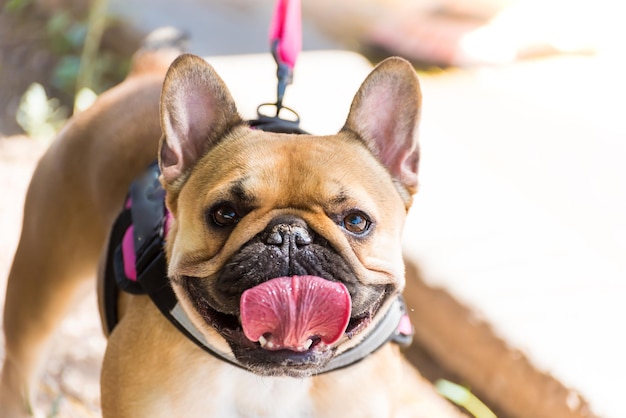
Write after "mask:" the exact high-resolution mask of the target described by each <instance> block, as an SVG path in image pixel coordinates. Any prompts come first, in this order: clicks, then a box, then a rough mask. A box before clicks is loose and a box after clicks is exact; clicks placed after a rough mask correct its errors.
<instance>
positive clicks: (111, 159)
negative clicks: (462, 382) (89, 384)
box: [0, 49, 437, 418]
mask: <svg viewBox="0 0 626 418" xmlns="http://www.w3.org/2000/svg"><path fill="white" fill-rule="evenodd" d="M177 54H178V52H177V51H176V50H166V49H163V50H160V51H158V52H149V51H140V52H139V53H138V55H137V56H136V58H135V66H134V69H133V70H132V71H131V74H130V75H129V76H128V77H127V79H126V80H125V81H124V82H123V83H121V84H120V85H119V86H117V87H115V88H114V89H112V90H110V91H109V92H107V93H105V94H103V95H102V96H101V97H100V98H99V99H98V101H97V102H96V103H95V104H94V105H93V107H91V108H90V109H89V110H87V111H85V112H84V113H82V114H80V115H78V116H77V117H75V118H74V119H73V120H72V121H71V122H70V123H69V124H68V125H67V126H66V127H65V129H64V130H63V131H62V132H61V134H60V137H59V138H58V139H57V140H56V141H55V142H54V143H53V144H52V145H51V147H50V149H49V151H48V152H47V154H46V155H45V156H44V157H43V158H42V160H41V162H40V163H39V165H38V167H37V169H36V171H35V173H34V176H33V179H32V183H31V186H30V189H29V191H28V195H27V199H26V206H25V216H24V219H25V221H24V227H23V231H22V237H21V241H20V244H19V247H18V250H17V253H16V255H15V260H14V263H13V267H12V270H11V273H10V277H9V282H8V289H7V298H6V306H5V316H4V327H5V333H6V346H7V349H6V359H5V362H4V367H3V371H2V381H1V386H0V405H2V408H1V410H0V416H2V417H12V418H13V417H22V416H27V415H28V410H29V407H28V402H29V399H30V396H31V391H32V387H33V380H34V379H35V378H36V371H37V368H38V365H39V363H40V362H41V359H42V358H43V355H44V352H45V349H46V342H48V340H49V339H50V336H51V334H52V332H53V330H54V329H55V327H56V325H57V324H58V323H59V321H60V320H61V318H62V317H63V316H64V314H65V313H66V311H67V309H68V306H69V305H70V302H71V300H72V299H73V298H74V297H75V296H76V294H77V292H78V289H79V288H80V284H81V283H83V282H84V279H85V278H88V277H93V275H94V273H95V270H96V266H97V264H98V260H99V258H100V256H101V252H102V249H103V246H104V244H105V242H106V240H107V235H108V231H109V229H110V227H111V225H112V223H113V221H114V219H115V217H116V215H117V214H118V211H119V210H120V208H121V206H122V202H123V200H124V197H125V194H126V192H127V190H128V186H129V184H130V182H131V181H132V180H133V178H135V177H136V176H137V175H139V174H140V173H141V172H142V171H143V170H144V169H145V167H147V165H148V164H149V163H150V162H151V160H153V159H155V158H156V157H157V156H158V157H159V166H160V169H161V172H162V176H161V181H162V184H163V186H164V188H165V190H166V193H167V206H168V209H169V210H170V212H171V213H172V215H173V219H174V221H173V226H172V228H171V231H170V234H169V237H168V240H167V248H166V254H167V257H168V268H169V271H168V273H169V276H170V279H171V282H172V286H173V288H174V290H175V292H176V294H177V297H178V299H179V301H180V302H181V304H182V306H183V308H184V310H185V312H186V313H187V315H188V316H189V317H190V318H191V320H192V321H193V323H194V324H195V325H196V327H197V328H199V329H200V330H201V332H202V333H203V335H204V337H205V338H206V339H207V340H209V341H211V342H212V343H213V344H214V345H217V346H219V347H220V348H222V349H224V350H229V349H230V348H231V347H235V348H234V351H236V348H237V347H236V344H235V345H233V344H232V341H228V339H227V338H225V337H224V335H222V334H221V333H220V332H218V331H216V330H215V329H214V328H213V327H212V326H210V325H209V322H210V321H207V318H206V316H205V315H204V314H203V313H202V312H201V310H199V307H200V305H202V304H203V303H209V305H211V307H212V308H215V309H217V310H219V311H220V312H223V313H224V314H229V315H233V316H236V315H238V310H239V305H238V299H239V297H240V295H241V292H243V291H244V290H245V289H246V288H249V287H251V286H253V285H256V284H258V283H261V282H264V281H266V280H269V279H271V278H272V277H277V276H280V275H302V274H309V275H311V274H315V275H318V276H320V275H325V278H328V279H329V280H332V281H340V282H342V283H344V284H345V285H346V287H347V288H348V290H349V292H350V296H351V298H352V314H351V315H352V317H355V318H356V317H358V318H361V317H366V318H369V319H368V321H364V325H363V326H362V327H361V328H363V329H362V330H360V332H357V333H356V335H355V336H354V338H351V339H350V338H346V337H344V338H342V339H341V340H339V341H338V342H337V343H336V344H334V346H333V347H329V348H327V350H326V351H323V352H322V354H323V355H320V359H317V358H315V357H314V358H312V359H308V360H306V361H305V360H303V362H302V364H301V365H300V366H301V368H300V369H299V370H298V371H294V370H293V369H291V368H290V367H287V366H284V365H283V364H282V363H280V362H275V361H272V356H273V355H274V354H273V353H274V352H271V351H267V350H263V349H261V348H258V347H257V348H255V349H250V350H248V351H245V350H244V351H245V352H243V353H239V358H240V360H242V361H243V362H245V363H246V364H247V365H248V366H249V367H250V369H252V370H254V372H250V371H246V370H242V369H239V368H236V367H233V366H232V365H229V364H227V363H225V362H223V361H220V360H218V359H216V358H214V357H212V356H209V355H207V354H206V353H205V352H203V351H202V350H201V349H199V348H198V347H197V346H196V345H194V343H193V342H191V341H190V340H188V339H187V338H186V337H184V336H183V335H182V334H181V333H180V332H179V331H177V330H176V329H175V328H174V327H172V326H171V325H170V324H169V323H168V322H167V320H166V319H165V318H164V317H163V316H162V315H161V314H160V313H159V311H158V310H157V308H156V307H155V306H154V305H153V304H152V302H151V301H150V300H149V298H147V297H146V296H133V295H130V294H124V293H122V294H121V296H120V304H119V306H120V317H121V320H120V322H119V324H118V325H117V327H116V328H115V330H114V331H113V333H112V334H111V335H110V336H109V342H108V347H107V350H106V354H105V359H104V364H103V372H102V380H101V387H102V410H103V415H104V416H105V417H116V418H123V417H132V418H136V417H161V416H162V417H181V416H184V417H220V418H227V417H265V416H267V417H287V416H290V417H318V416H328V417H353V416H354V417H366V416H371V417H386V416H393V417H398V416H403V417H404V416H407V417H408V416H420V414H421V413H422V412H423V410H424V408H425V407H426V402H425V400H424V399H422V398H421V397H420V396H419V393H420V392H419V387H420V386H421V385H422V380H421V377H420V376H419V374H418V373H416V371H414V369H412V367H411V366H410V365H409V364H408V363H407V362H406V361H405V360H404V358H403V357H402V356H401V354H400V353H399V349H398V347H397V346H396V345H395V344H387V345H385V346H384V347H383V348H381V349H380V350H378V351H377V352H375V353H374V354H372V355H371V356H369V357H368V358H366V359H365V360H363V361H361V362H359V363H357V364H355V365H352V366H350V367H348V368H345V369H342V370H340V371H334V372H331V373H327V374H321V375H315V372H316V370H319V369H320V367H322V366H323V363H324V362H325V361H326V360H328V359H327V358H326V357H332V356H333V355H335V353H338V352H342V351H345V350H346V349H348V348H350V347H351V346H353V345H355V344H358V343H359V341H360V337H361V335H365V334H367V332H368V330H369V329H370V328H369V327H372V326H374V325H375V324H376V322H377V321H378V319H379V318H380V317H381V316H382V315H383V314H384V311H385V309H387V308H388V305H389V304H388V302H389V300H390V299H391V297H393V295H395V294H397V293H398V292H401V291H402V289H403V287H404V272H403V261H402V257H401V247H400V235H401V232H402V227H403V223H404V217H405V215H406V212H407V210H408V209H409V207H410V205H411V200H412V194H413V193H414V192H415V191H416V186H417V163H418V147H417V143H416V140H415V130H416V128H417V124H418V121H419V112H420V100H421V98H420V90H419V84H418V80H417V77H416V74H415V72H414V71H413V69H412V68H411V67H410V66H409V64H408V63H406V62H405V61H403V60H400V59H390V60H387V61H385V62H383V63H382V64H380V65H379V66H378V67H377V68H376V69H375V70H374V71H373V72H372V74H371V75H370V76H369V77H368V78H367V80H366V81H365V82H364V83H363V85H362V87H361V89H360V90H359V92H358V93H357V95H356V97H355V99H354V101H353V104H352V107H351V110H350V113H349V116H348V119H347V122H346V124H345V127H344V128H343V129H342V130H341V132H339V133H338V134H337V135H332V136H327V137H314V136H309V135H301V136H293V135H284V134H273V133H266V132H262V131H255V130H251V129H249V128H248V127H246V126H245V124H243V123H242V120H241V119H240V117H239V116H238V114H237V111H236V108H235V104H234V103H233V100H232V98H231V96H230V94H229V92H228V90H227V88H226V87H225V85H224V83H223V82H222V81H221V79H220V78H219V77H218V76H217V75H216V74H215V72H214V71H213V69H212V68H211V67H210V66H209V65H208V64H207V63H206V62H205V61H204V60H202V59H200V58H198V57H195V56H191V55H184V56H181V57H179V58H177V59H176V60H175V61H174V63H173V65H172V66H171V68H170V69H169V71H167V74H166V75H165V73H166V69H167V68H168V67H169V64H170V62H172V61H173V60H174V58H175V56H176V55H177ZM164 75H165V82H163V77H164ZM159 106H160V109H159ZM159 138H161V140H160V141H159ZM220 202H228V204H229V205H232V206H234V207H235V208H236V210H237V212H238V214H239V215H241V219H240V221H239V222H238V223H237V224H236V225H234V226H226V227H220V226H217V225H216V224H215V222H212V220H211V216H212V214H213V215H214V208H215V205H216V204H218V203H220ZM212 208H213V209H212ZM355 211H358V212H355ZM351 213H358V214H359V215H363V216H365V217H366V220H367V221H368V223H367V228H366V229H365V230H364V231H356V233H355V232H354V231H353V232H350V231H348V230H346V227H345V225H344V224H343V219H344V218H345V216H347V215H348V214H351ZM277 220H278V221H277ZM277 222H280V223H281V225H283V227H284V226H285V225H287V227H289V228H292V229H297V230H298V231H299V232H298V233H305V234H307V236H310V237H311V244H310V245H308V244H307V245H306V246H305V247H306V248H305V250H306V254H304V253H302V252H297V251H296V252H295V253H294V251H295V250H293V248H292V249H291V251H290V250H289V249H287V250H285V251H282V250H280V251H278V252H276V251H275V252H274V253H272V255H271V256H272V257H273V256H278V257H284V260H283V261H284V263H286V264H289V265H291V264H294V263H293V261H294V260H295V261H298V263H299V261H301V260H297V259H296V258H297V257H303V258H306V259H307V260H311V261H312V263H311V265H310V266H308V265H307V266H305V267H300V269H301V270H302V271H299V270H298V269H295V268H293V267H289V268H287V269H286V270H285V271H282V270H281V271H278V269H277V268H275V267H271V266H270V264H269V263H268V260H267V258H268V257H270V255H268V254H269V253H268V251H269V249H268V247H271V246H270V245H267V244H266V243H265V242H264V238H263V237H264V236H266V235H267V233H268V231H269V230H270V229H271V228H272V227H273V226H275V224H276V223H277ZM264 234H265V235H264ZM286 239H287V238H286ZM273 248H274V249H273V250H272V251H274V250H275V246H274V247H273ZM294 248H295V247H294ZM298 251H300V250H298ZM302 251H304V250H302ZM253 254H254V255H256V256H258V258H257V259H256V260H255V263H254V264H253V263H251V262H250V261H249V259H250V256H251V255H253ZM233 263H235V264H236V263H240V264H242V265H243V266H244V267H245V268H246V269H247V270H250V271H251V274H250V275H248V276H246V277H247V278H246V279H243V278H238V277H235V278H234V277H233V274H234V273H232V272H229V273H228V274H226V273H224V272H225V270H227V268H229V266H232V265H233ZM246 263H248V264H246ZM298 263H295V264H298ZM299 264H302V263H299ZM305 264H306V263H305ZM294 269H295V270H294ZM283 270H284V269H283ZM327 276H328V277H327ZM227 279H229V280H234V283H235V284H232V282H230V284H228V286H227V285H226V284H225V283H224V281H225V280H227ZM226 288H227V289H226ZM370 317H371V318H370ZM290 376H296V377H297V378H294V377H290ZM431 412H432V411H431ZM434 414H435V415H436V414H437V412H436V411H435V412H434Z"/></svg>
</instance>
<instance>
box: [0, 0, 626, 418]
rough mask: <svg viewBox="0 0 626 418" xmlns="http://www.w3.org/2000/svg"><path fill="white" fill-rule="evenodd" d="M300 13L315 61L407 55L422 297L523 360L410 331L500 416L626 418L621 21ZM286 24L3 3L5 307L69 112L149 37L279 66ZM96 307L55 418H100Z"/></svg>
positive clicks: (55, 394) (83, 329)
mask: <svg viewBox="0 0 626 418" xmlns="http://www.w3.org/2000/svg"><path fill="white" fill-rule="evenodd" d="M302 3H303V5H302V6H303V19H304V36H303V46H304V50H305V51H312V50H346V51H355V52H358V53H360V54H363V55H364V56H365V57H366V58H367V59H368V60H369V61H370V62H371V63H376V62H377V61H379V60H380V59H382V58H384V57H386V56H390V55H401V56H403V57H405V58H407V59H409V60H410V61H411V62H412V63H413V64H414V65H415V67H416V69H417V70H418V71H419V73H420V79H421V81H422V88H423V91H424V111H423V120H424V123H423V125H422V129H421V138H422V147H423V158H424V163H423V164H422V165H421V167H420V170H421V172H420V184H421V186H420V187H421V190H420V194H419V195H418V198H417V199H416V204H415V207H414V209H413V211H412V217H411V218H410V219H409V223H408V231H407V236H406V238H405V239H406V244H407V245H406V246H407V255H408V256H409V257H411V259H413V260H414V261H415V262H416V263H417V264H418V265H419V268H420V272H421V273H420V280H421V281H423V283H424V285H425V286H426V288H427V290H425V294H429V293H428V291H429V289H430V290H432V289H441V290H443V291H444V292H445V293H446V294H447V295H450V296H451V297H452V298H453V299H454V300H455V301H457V302H458V304H459V306H462V307H464V308H467V312H466V313H465V314H464V315H465V316H463V318H462V319H459V320H458V321H457V322H455V323H454V324H452V325H449V326H451V327H453V326H456V327H458V329H454V331H452V333H453V334H456V335H461V334H462V333H463V332H466V331H467V332H468V333H469V334H468V335H473V334H471V332H472V330H474V329H476V330H477V329H478V327H479V325H480V326H483V325H488V327H489V335H490V338H493V341H498V342H499V343H501V345H502V347H501V348H499V349H500V350H501V351H502V352H503V353H504V354H506V356H508V357H506V360H502V361H503V363H502V364H500V365H496V366H497V367H496V366H494V365H493V364H489V363H490V361H489V359H486V358H484V356H483V357H481V356H480V355H477V356H476V357H471V356H469V355H468V354H467V353H466V352H464V351H462V349H463V348H466V347H467V345H468V344H473V342H472V341H474V340H472V339H471V338H474V337H468V339H466V340H462V339H458V340H456V339H448V340H446V339H445V338H447V337H446V336H445V335H443V333H442V334H441V335H439V332H440V329H438V328H436V327H434V328H428V326H429V324H431V323H434V322H433V321H431V320H430V319H429V318H428V313H427V312H426V313H424V318H425V319H424V323H423V324H420V323H417V324H415V325H416V328H417V329H418V335H417V339H418V342H419V343H420V344H421V345H422V346H423V347H424V350H425V352H426V353H427V355H428V356H429V358H431V359H435V360H436V362H437V363H439V365H440V366H441V367H442V368H443V369H445V370H447V371H448V372H450V373H451V374H452V375H456V377H457V378H458V380H459V382H460V383H466V384H467V385H468V386H472V387H473V388H474V389H475V390H476V392H477V393H478V394H479V395H480V396H481V397H482V398H483V399H486V400H487V401H488V403H490V405H492V406H493V407H494V409H495V410H498V411H499V412H501V413H500V416H511V417H515V416H519V417H543V416H545V417H551V418H554V417H561V416H563V417H570V416H571V417H592V416H606V417H616V418H617V417H619V416H621V415H620V414H621V411H622V410H623V405H622V403H623V401H622V399H623V394H622V393H621V389H622V388H623V383H622V382H623V377H624V375H625V374H626V365H625V362H624V361H623V353H624V352H626V342H624V341H623V340H624V339H623V337H622V334H623V331H620V330H622V329H623V328H624V327H623V324H622V322H623V318H626V304H624V303H623V299H624V297H625V296H626V284H625V283H626V281H625V279H626V257H625V256H624V254H626V216H624V214H625V213H626V164H624V161H626V125H625V124H624V122H623V120H624V116H623V113H624V111H625V110H626V107H625V105H624V97H626V82H625V81H624V74H625V73H626V72H625V70H626V56H625V54H626V50H625V48H624V44H623V42H624V39H626V36H625V35H626V33H625V32H626V25H624V23H623V20H624V16H626V14H625V11H626V6H624V5H623V2H621V1H618V0H599V1H592V0H584V1H583V0H570V1H568V0H475V1H469V0H343V1H331V0H314V1H313V0H311V1H307V0H303V1H302ZM272 10H273V1H270V0H261V1H260V0H176V1H173V0H0V195H2V198H0V288H2V289H4V284H5V280H6V275H7V273H8V269H9V266H10V262H11V259H12V256H13V252H14V249H15V246H16V243H17V239H18V236H19V227H20V220H21V209H22V204H23V195H24V193H25V189H26V187H27V184H28V181H29V179H30V174H31V172H32V169H33V167H34V164H35V163H36V161H37V159H38V158H39V156H40V155H41V154H42V153H43V152H44V151H45V149H46V148H47V146H48V145H49V143H50V141H51V140H52V139H51V138H52V137H53V135H54V133H55V132H56V131H57V130H58V129H59V128H60V127H61V126H62V124H63V123H64V121H65V120H66V119H67V118H68V117H70V116H71V114H72V113H73V112H74V111H78V110H80V109H81V108H82V107H84V106H87V105H88V104H89V103H90V101H91V100H93V98H94V97H96V96H97V95H98V94H99V93H101V92H102V91H104V90H106V89H107V88H109V87H111V86H113V85H115V84H116V83H118V82H119V81H120V80H121V79H122V78H123V77H124V75H125V73H126V71H127V69H128V65H129V59H130V57H131V55H132V53H133V52H134V51H135V50H136V49H137V47H138V46H139V44H140V42H141V40H142V39H143V37H144V36H145V35H146V34H147V33H149V32H150V31H152V30H153V29H156V28H158V27H162V26H174V27H176V28H178V29H181V30H184V31H186V32H187V33H188V34H189V36H190V44H189V50H190V52H193V53H196V54H200V55H204V56H216V55H219V56H230V55H238V54H250V53H265V52H267V51H268V44H267V36H266V35H267V32H268V26H269V22H270V18H271V14H272ZM296 73H297V68H296ZM271 82H272V83H273V82H274V81H273V80H272V81H271ZM420 283H421V282H420ZM0 300H1V299H0ZM438 300H439V299H436V298H434V296H433V299H432V300H426V301H424V303H426V304H428V303H432V304H433V306H429V309H430V308H432V310H434V308H436V307H437V306H436V303H437V302H436V301H438ZM90 303H91V300H90V301H89V303H86V304H85V306H82V307H79V308H78V310H77V311H76V313H75V314H74V315H73V316H72V318H70V319H69V320H68V321H66V323H64V324H63V328H62V330H61V335H62V338H63V343H62V344H57V345H56V346H55V348H54V350H55V352H54V353H53V356H52V358H53V360H51V361H50V363H49V364H47V365H46V374H45V376H44V380H43V383H42V388H41V389H42V395H41V399H39V403H40V405H42V409H43V410H44V411H45V413H46V414H47V416H62V417H91V416H98V414H99V409H98V399H99V393H98V375H99V362H100V356H101V354H102V351H103V350H104V341H103V339H102V337H101V334H100V330H99V322H98V319H97V317H96V316H95V314H94V312H95V310H93V307H90ZM442 306H444V305H443V304H442V305H441V306H440V307H442ZM415 309H416V310H417V311H419V308H418V307H417V306H416V307H415ZM464 312H465V311H464ZM441 313H442V315H444V316H445V315H446V311H445V310H444V311H442V312H441ZM418 320H419V318H418ZM428 321H430V322H428ZM477 324H478V325H477ZM420 325H422V327H420ZM420 329H427V330H428V332H422V333H420V332H419V330H420ZM481 329H482V328H481ZM476 335H478V331H476ZM476 338H477V337H476ZM483 343H484V342H483ZM476 344H478V345H479V344H481V343H476ZM485 344H486V343H485ZM459 345H461V347H459ZM486 345H487V344H486ZM479 351H480V350H479ZM483 352H488V351H487V350H486V349H485V350H483ZM1 355H2V348H1V346H0V356H1ZM520 359H521V360H520ZM520 362H524V364H525V365H527V364H530V365H531V367H530V368H531V369H532V371H533V372H532V373H534V374H535V375H537V376H539V377H541V378H542V379H544V380H541V383H540V384H539V383H537V384H536V385H535V386H536V390H535V391H533V390H530V389H528V390H525V389H524V390H521V389H520V387H519V386H516V385H519V384H520V383H519V382H520V381H519V380H515V379H508V377H507V376H510V375H515V374H516V373H517V374H518V375H519V374H520V373H521V372H518V371H516V370H518V369H515V367H521V366H519V364H520ZM491 363H494V362H493V361H492V362H491ZM505 363H506V365H505ZM509 366H510V367H512V368H513V369H510V370H514V371H513V372H510V370H509V369H507V367H509ZM524 367H526V366H524ZM487 369H489V370H490V372H489V373H487V374H486V375H485V376H484V377H481V378H478V377H479V376H478V375H479V374H481V373H482V371H484V370H487ZM505 369H507V370H509V375H505V374H503V373H504V372H503V371H504V370H505ZM433 373H434V374H433V376H435V375H436V374H437V373H439V372H433ZM483 374H484V373H483ZM459 376H460V377H459ZM468 376H469V378H468ZM472 376H476V377H477V379H476V381H472V379H471V377H472ZM481 376H482V375H481ZM507 379H508V380H507ZM512 382H513V383H512ZM529 382H538V381H535V380H532V379H531V378H528V379H527V380H526V381H525V384H529ZM541 385H545V386H541ZM531 386H532V385H531ZM555 388H556V389H555ZM518 389H519V390H518ZM525 391H526V392H528V393H527V394H526V395H517V392H520V393H522V392H524V393H525ZM516 396H517V398H516ZM524 396H525V397H524ZM518 398H519V399H518ZM503 399H513V400H512V401H510V402H508V403H507V402H506V401H503ZM516 402H517V403H516ZM548 404H549V405H548ZM555 405H556V406H555ZM551 408H552V409H551Z"/></svg>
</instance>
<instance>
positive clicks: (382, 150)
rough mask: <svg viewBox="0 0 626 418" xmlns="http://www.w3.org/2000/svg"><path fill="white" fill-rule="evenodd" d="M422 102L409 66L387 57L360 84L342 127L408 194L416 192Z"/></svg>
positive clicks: (417, 82)
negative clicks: (361, 141) (361, 142)
mask: <svg viewBox="0 0 626 418" xmlns="http://www.w3.org/2000/svg"><path fill="white" fill-rule="evenodd" d="M421 101H422V94H421V91H420V86H419V81H418V79H417V74H416V73H415V70H414V69H413V67H412V66H411V64H409V63H408V62H407V61H405V60H404V59H401V58H388V59H386V60H385V61H383V62H381V63H380V64H379V65H377V66H376V68H374V70H372V72H371V73H370V75H369V76H368V77H367V78H366V79H365V81H364V82H363V84H362V85H361V88H360V89H359V91H358V92H357V94H356V96H355V97H354V100H353V101H352V106H351V108H350V114H349V115H348V120H347V121H346V124H345V125H344V127H343V131H351V132H353V133H356V134H357V135H358V136H359V137H360V138H361V139H362V140H363V141H364V142H365V144H366V145H367V147H368V148H369V150H370V151H371V152H372V153H373V154H374V155H375V156H376V157H378V159H379V161H380V162H381V163H382V164H383V165H384V166H385V167H387V169H388V170H389V172H390V174H391V176H392V177H393V178H394V179H395V180H396V182H398V183H399V184H400V185H402V186H404V188H405V189H406V190H407V191H408V192H409V194H411V195H412V194H413V193H415V191H416V190H417V168H418V162H419V147H418V143H417V128H418V124H419V119H420V110H421Z"/></svg>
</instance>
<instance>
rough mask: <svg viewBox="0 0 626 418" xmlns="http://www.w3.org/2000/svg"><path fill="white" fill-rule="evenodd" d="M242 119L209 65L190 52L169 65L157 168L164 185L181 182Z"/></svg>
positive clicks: (162, 110)
mask: <svg viewBox="0 0 626 418" xmlns="http://www.w3.org/2000/svg"><path fill="white" fill-rule="evenodd" d="M241 123H242V120H241V117H240V116H239V114H238V113H237V109H236V107H235V102H234V101H233V99H232V97H231V95H230V92H229V91H228V88H227V87H226V85H225V84H224V82H223V81H222V79H221V78H220V77H219V76H218V75H217V73H216V72H215V70H214V69H213V67H211V66H210V65H209V64H208V63H207V62H206V61H205V60H203V59H202V58H200V57H197V56H195V55H191V54H184V55H181V56H179V57H178V58H177V59H176V60H175V61H174V62H173V63H172V65H171V66H170V68H169V70H168V71H167V75H166V76H165V82H164V83H163V91H162V93H161V130H162V133H163V135H162V137H161V142H160V144H159V168H160V169H161V173H162V176H163V180H164V181H165V183H166V184H170V185H171V184H172V183H174V182H177V183H179V182H180V181H184V180H185V178H186V175H187V173H188V172H189V170H190V169H191V167H193V165H194V164H195V163H196V162H197V161H198V160H199V159H200V158H201V157H202V156H203V155H204V154H205V153H206V152H207V151H208V150H209V149H210V148H211V147H213V146H214V145H215V144H217V143H218V142H219V140H220V139H221V137H222V136H223V135H224V134H225V133H227V132H228V131H229V130H230V129H232V128H233V127H234V126H236V125H238V124H241Z"/></svg>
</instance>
